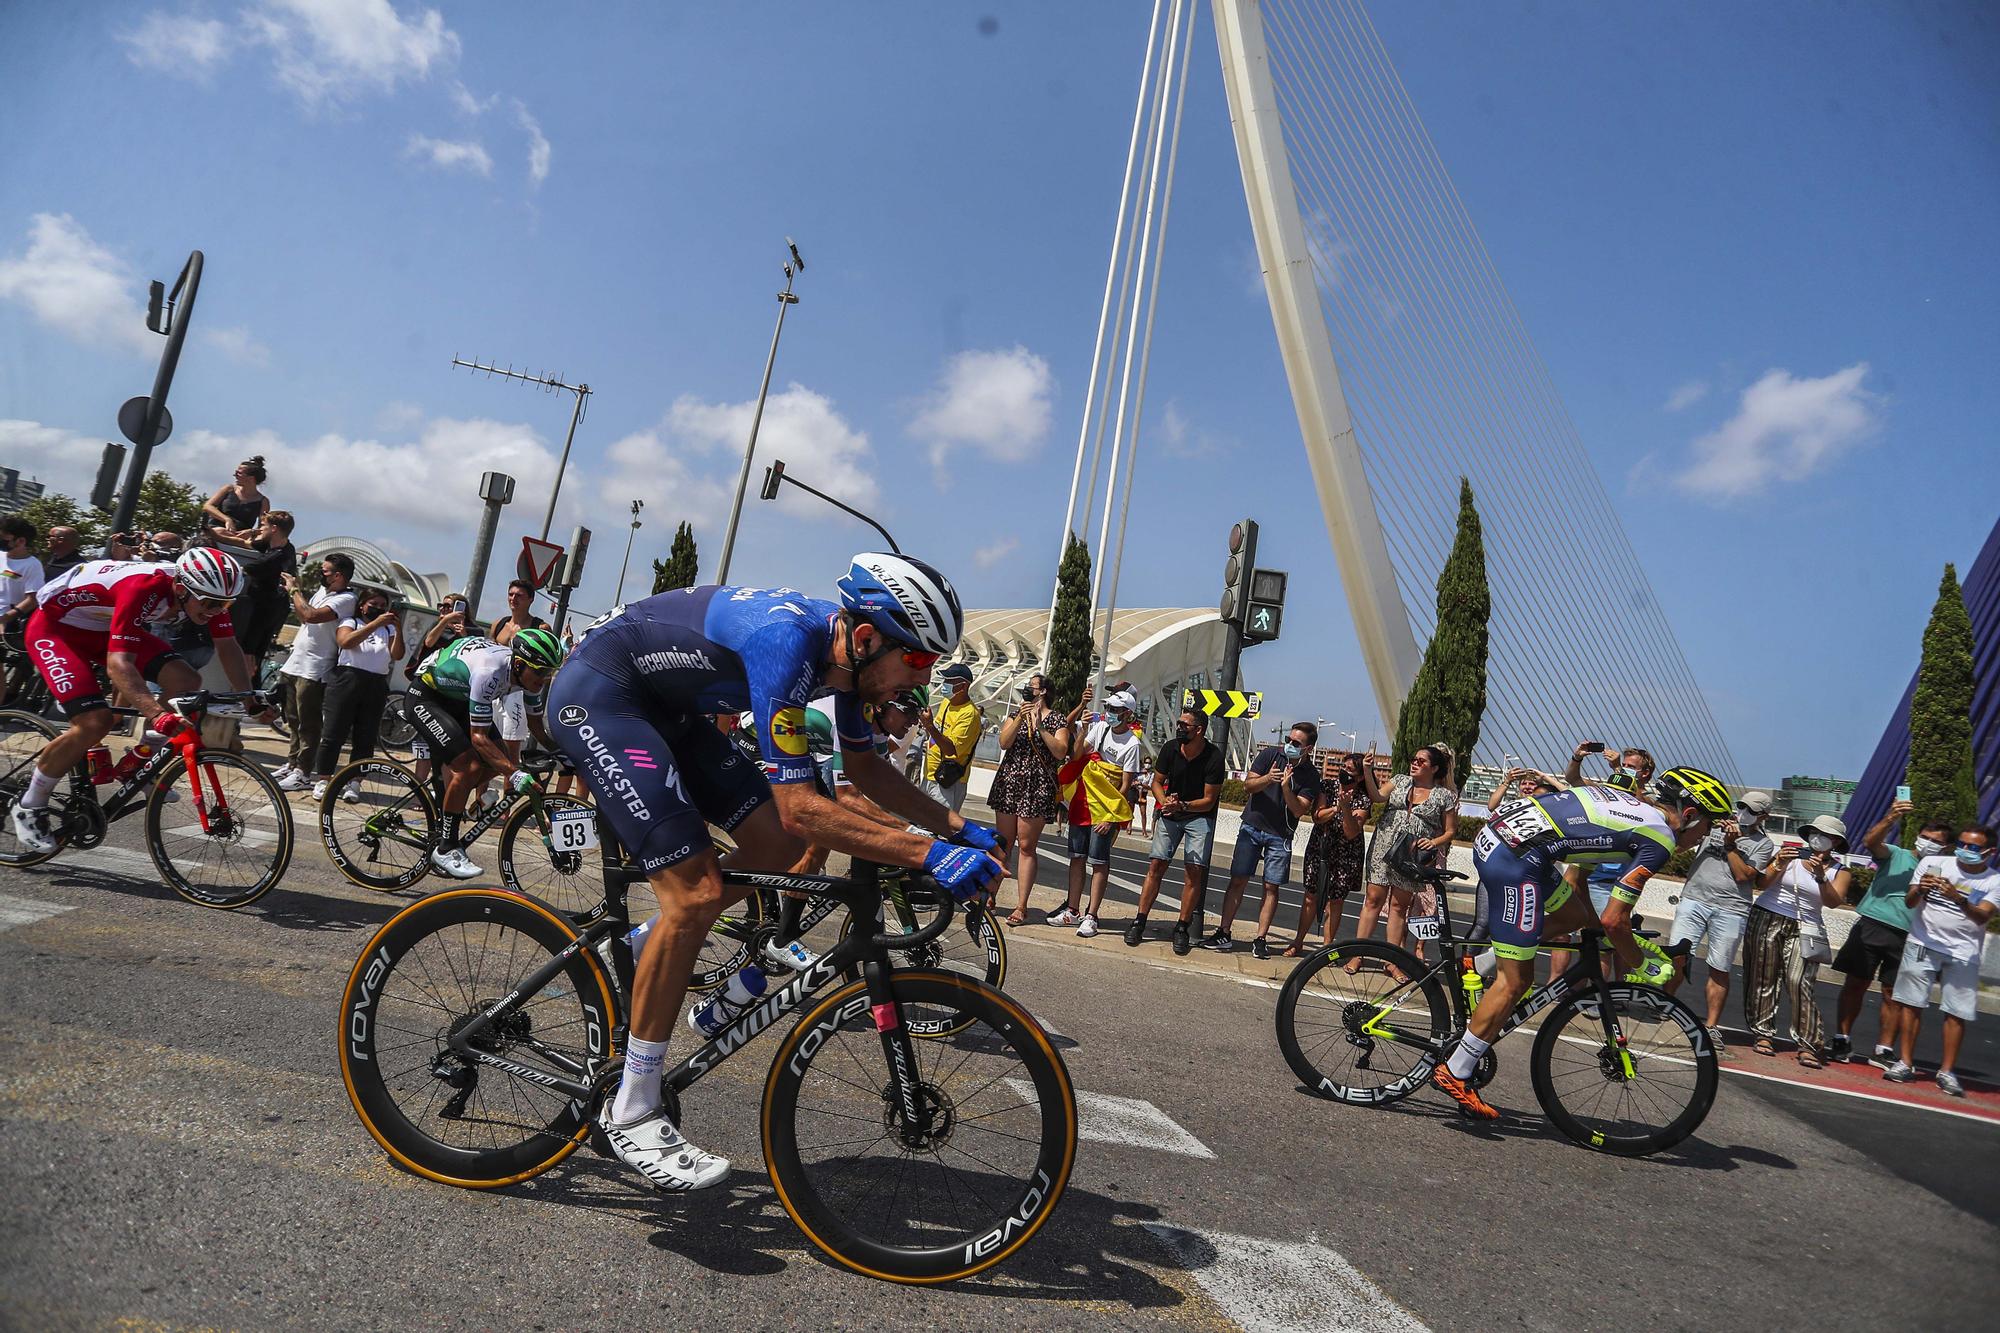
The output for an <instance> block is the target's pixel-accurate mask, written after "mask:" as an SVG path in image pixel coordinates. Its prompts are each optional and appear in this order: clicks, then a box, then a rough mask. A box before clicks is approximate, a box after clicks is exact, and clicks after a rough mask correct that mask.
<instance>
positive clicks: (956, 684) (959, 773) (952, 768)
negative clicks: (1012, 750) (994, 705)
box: [919, 662, 986, 812]
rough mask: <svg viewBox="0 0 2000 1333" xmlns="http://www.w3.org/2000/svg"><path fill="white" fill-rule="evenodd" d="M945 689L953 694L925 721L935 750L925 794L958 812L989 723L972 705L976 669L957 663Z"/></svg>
mask: <svg viewBox="0 0 2000 1333" xmlns="http://www.w3.org/2000/svg"><path fill="white" fill-rule="evenodd" d="M943 679H944V687H945V689H946V690H948V691H950V693H949V695H948V696H947V697H946V699H945V702H944V706H943V707H941V708H936V709H933V710H931V711H929V712H926V713H925V714H924V715H923V717H922V718H921V719H919V720H920V721H921V722H922V723H923V727H924V731H925V733H926V734H927V735H929V737H930V741H931V749H930V754H929V756H928V757H927V758H926V759H925V760H924V792H925V794H927V795H928V796H929V797H930V798H931V799H932V800H934V801H936V802H938V803H939V804H940V805H942V806H944V807H945V808H946V809H948V810H951V811H953V812H956V811H957V810H958V808H959V807H960V806H961V805H963V804H965V782H966V778H967V776H968V775H969V774H970V772H971V770H972V752H973V751H974V750H975V749H977V748H978V747H979V736H980V733H981V732H983V731H984V730H985V729H986V721H985V719H984V718H983V717H981V716H980V713H979V705H977V704H975V703H973V702H972V668H971V667H969V666H967V665H966V664H965V663H963V662H953V663H952V664H951V665H950V666H948V667H946V668H945V669H944V675H943Z"/></svg>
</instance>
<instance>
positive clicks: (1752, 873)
mask: <svg viewBox="0 0 2000 1333" xmlns="http://www.w3.org/2000/svg"><path fill="white" fill-rule="evenodd" d="M1770 812H1771V796H1770V793H1769V792H1761V791H1746V792H1744V793H1743V795H1741V796H1739V797H1738V798H1737V799H1736V809H1735V810H1734V811H1733V812H1732V817H1731V818H1729V819H1722V820H1718V821H1717V822H1716V825H1715V827H1714V828H1713V829H1711V830H1709V833H1708V836H1707V837H1705V838H1703V839H1702V840H1701V842H1700V843H1698V844H1697V845H1696V847H1695V853H1694V864H1693V865H1691V866H1689V867H1688V875H1687V883H1686V884H1685V885H1683V886H1682V888H1681V901H1680V906H1679V907H1677V908H1676V909H1675V911H1674V928H1673V932H1672V934H1671V937H1670V938H1671V940H1672V942H1673V943H1675V944H1679V943H1681V942H1683V941H1685V942H1686V943H1687V944H1688V945H1689V946H1691V947H1690V948H1689V950H1688V952H1686V953H1681V954H1676V955H1675V957H1674V978H1673V980H1672V982H1670V983H1669V984H1668V986H1667V989H1668V990H1670V991H1678V990H1679V989H1680V987H1681V983H1682V982H1684V981H1686V980H1687V973H1688V960H1689V958H1690V957H1692V956H1693V954H1694V951H1695V950H1697V949H1699V950H1701V957H1702V961H1703V962H1704V963H1706V964H1707V966H1708V978H1707V985H1706V988H1705V989H1706V992H1707V999H1708V1030H1709V1031H1710V1032H1713V1033H1717V1034H1718V1036H1717V1040H1716V1049H1717V1050H1718V1051H1721V1050H1723V1049H1725V1048H1724V1046H1723V1045H1722V1041H1721V1038H1720V1036H1719V1034H1720V1033H1721V1031H1722V1006H1723V1004H1724V1003H1725V1002H1726V1001H1727V1000H1728V999H1729V973H1730V969H1732V968H1733V967H1735V966H1736V946H1737V945H1738V944H1740V943H1742V940H1743V932H1744V930H1745V929H1746V928H1747V927H1748V926H1749V924H1750V892H1751V886H1752V885H1754V884H1755V883H1756V882H1757V876H1758V875H1759V874H1761V873H1763V871H1764V868H1765V867H1766V866H1768V865H1770V864H1771V862H1772V861H1774V860H1776V859H1777V856H1778V848H1777V845H1776V844H1775V843H1773V842H1772V841H1771V838H1770V836H1769V835H1768V834H1766V833H1765V831H1764V816H1765V815H1767V814H1769V813H1770Z"/></svg>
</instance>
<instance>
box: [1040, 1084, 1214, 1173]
mask: <svg viewBox="0 0 2000 1333" xmlns="http://www.w3.org/2000/svg"><path fill="white" fill-rule="evenodd" d="M1007 1086H1008V1087H1010V1088H1012V1089H1014V1091H1015V1092H1017V1093H1019V1094H1020V1095H1021V1096H1022V1098H1024V1099H1027V1100H1032V1099H1033V1097H1034V1095H1035V1089H1034V1085H1033V1084H1031V1083H1029V1082H1028V1080H1026V1079H1024V1078H1010V1079H1008V1080H1007ZM1076 1122H1077V1123H1076V1136H1077V1137H1078V1138H1080V1139H1089V1140H1090V1141H1091V1142H1093V1143H1123V1144H1126V1145H1127V1146H1129V1147H1134V1148H1152V1149H1155V1150H1156V1151H1159V1152H1171V1153H1179V1154H1181V1155H1182V1156H1184V1157H1207V1158H1213V1157H1214V1156H1215V1153H1214V1152H1213V1151H1211V1150H1210V1149H1209V1146H1208V1145H1207V1144H1205V1143H1203V1142H1202V1141H1201V1140H1200V1139H1198V1138H1196V1137H1195V1136H1194V1135H1192V1134H1190V1133H1188V1132H1187V1131H1186V1130H1185V1129H1182V1128H1181V1127H1180V1125H1178V1124H1176V1123H1175V1121H1174V1119H1173V1117H1172V1116H1170V1115H1168V1114H1167V1113H1166V1112H1165V1111H1162V1110H1161V1109H1160V1108H1159V1107H1157V1106H1155V1105H1153V1104H1152V1103H1151V1102H1149V1101H1144V1100H1142V1099H1140V1098H1138V1097H1113V1096H1111V1095H1110V1094H1108V1093H1102V1092H1078V1093H1077V1094H1076Z"/></svg>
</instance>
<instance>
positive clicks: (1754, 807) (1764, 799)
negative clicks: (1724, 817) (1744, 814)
mask: <svg viewBox="0 0 2000 1333" xmlns="http://www.w3.org/2000/svg"><path fill="white" fill-rule="evenodd" d="M1736 804H1738V805H1740V806H1742V807H1743V808H1744V809H1745V810H1748V811H1749V812H1750V813H1751V814H1753V815H1768V814H1770V813H1771V793H1769V792H1767V791H1746V792H1744V793H1743V794H1742V795H1741V796H1739V797H1737V798H1736Z"/></svg>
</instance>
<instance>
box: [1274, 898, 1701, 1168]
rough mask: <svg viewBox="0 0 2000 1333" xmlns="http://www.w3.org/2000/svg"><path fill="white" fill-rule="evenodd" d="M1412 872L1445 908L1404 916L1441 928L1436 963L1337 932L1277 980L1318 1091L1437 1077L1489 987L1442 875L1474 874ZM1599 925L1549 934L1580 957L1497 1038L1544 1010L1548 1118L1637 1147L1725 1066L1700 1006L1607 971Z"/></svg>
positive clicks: (1397, 1091)
mask: <svg viewBox="0 0 2000 1333" xmlns="http://www.w3.org/2000/svg"><path fill="white" fill-rule="evenodd" d="M1418 878H1419V879H1421V880H1423V881H1424V882H1426V883H1429V884H1431V885H1433V886H1436V887H1437V889H1438V895H1437V898H1438V915H1437V916H1435V917H1428V918H1416V919H1413V920H1412V921H1411V922H1410V926H1411V929H1412V933H1413V934H1415V935H1416V937H1417V938H1419V939H1426V940H1435V941H1436V943H1437V946H1438V953H1439V957H1438V960H1437V961H1436V962H1435V963H1426V962H1424V961H1423V960H1422V959H1420V958H1418V957H1416V956H1415V955H1414V954H1411V953H1409V952H1408V951H1406V950H1403V949H1399V948H1397V947H1395V946H1394V945H1391V944H1388V943H1384V942H1380V941H1375V940H1352V939H1348V940H1338V941H1336V942H1334V943H1332V944H1329V945H1327V946H1326V947H1324V948H1322V949H1320V950H1318V951H1316V952H1314V953H1310V954H1308V955H1306V957H1305V958H1303V959H1301V960H1300V962H1299V964H1298V966H1297V967H1295V968H1294V969H1293V970H1292V973H1291V975H1290V976H1289V977H1288V978H1286V980H1285V984H1284V987H1283V989H1281V990H1280V991H1279V992H1278V1014H1277V1024H1278V1047H1279V1049H1280V1050H1282V1051H1283V1052H1284V1055H1285V1062H1286V1063H1287V1064H1289V1065H1290V1066H1291V1067H1292V1072H1293V1073H1294V1074H1296V1075H1298V1077H1299V1081H1300V1082H1301V1083H1303V1084H1304V1085H1305V1086H1306V1087H1307V1088H1308V1089H1309V1090H1311V1091H1313V1092H1315V1093H1318V1094H1319V1095H1321V1096H1324V1097H1327V1098H1330V1099H1333V1100H1336V1101H1342V1102H1347V1103H1350V1104H1352V1105H1356V1106H1386V1105H1388V1104H1390V1103H1392V1102H1398V1101H1401V1100H1402V1099H1403V1098H1405V1097H1407V1096H1409V1095H1410V1094H1411V1093H1413V1092H1415V1091H1417V1090H1418V1089H1419V1088H1421V1087H1423V1086H1424V1085H1425V1084H1427V1083H1429V1082H1430V1079H1431V1071H1432V1068H1433V1066H1435V1065H1436V1064H1437V1063H1438V1062H1440V1061H1442V1060H1444V1059H1446V1058H1447V1057H1448V1056H1449V1055H1450V1054H1451V1052H1452V1049H1453V1048H1454V1047H1455V1046H1456V1045H1457V1044H1458V1039H1459V1037H1460V1036H1461V1035H1463V1034H1464V1032H1465V1023H1466V1019H1467V1017H1468V1016H1469V1014H1470V1013H1471V1010H1472V1007H1473V1005H1474V1004H1475V1003H1476V1002H1477V995H1478V992H1479V990H1480V989H1481V983H1480V982H1479V980H1478V973H1477V972H1475V971H1473V970H1472V968H1471V961H1470V951H1469V950H1468V949H1467V947H1466V946H1467V945H1468V944H1470V945H1472V946H1473V947H1474V948H1477V947H1478V945H1479V941H1476V940H1460V939H1458V938H1456V937H1455V936H1454V934H1453V931H1452V919H1451V906H1450V903H1449V902H1448V901H1447V899H1446V896H1445V893H1444V890H1443V886H1444V884H1445V883H1446V882H1448V881H1450V880H1463V879H1465V878H1467V877H1466V876H1464V875H1461V874H1457V873H1456V872H1453V871H1450V870H1445V869H1442V868H1440V869H1437V870H1427V871H1422V872H1420V873H1419V875H1418ZM1479 933H1480V932H1479V931H1478V930H1476V929H1475V931H1474V934H1479ZM1603 938H1604V931H1603V930H1602V929H1600V928H1595V927H1593V928H1590V929H1586V930H1584V931H1582V932H1581V940H1580V941H1579V942H1578V943H1576V944H1561V945H1555V946H1550V947H1556V948H1562V949H1569V950H1574V951H1575V952H1576V960H1575V962H1574V963H1572V964H1571V965H1570V966H1569V967H1568V968H1567V969H1565V970H1564V971H1563V972H1562V973H1561V974H1560V975H1558V976H1555V977H1553V978H1552V979H1550V980H1549V981H1548V982H1547V983H1545V984H1543V985H1541V986H1537V987H1535V988H1533V989H1532V990H1530V991H1529V992H1528V993H1527V994H1526V995H1525V996H1523V997H1522V999H1521V1000H1520V1002H1519V1003H1518V1004H1516V1005H1515V1006H1514V1009H1513V1012H1512V1013H1510V1014H1509V1015H1508V1016H1507V1020H1506V1022H1505V1023H1503V1024H1502V1025H1501V1027H1500V1032H1499V1035H1498V1036H1496V1037H1494V1039H1493V1047H1494V1050H1497V1049H1498V1047H1499V1044H1500V1042H1501V1041H1502V1040H1504V1039H1505V1038H1506V1037H1507V1036H1508V1035H1509V1034H1510V1033H1512V1032H1514V1031H1516V1030H1517V1029H1519V1028H1520V1027H1521V1026H1522V1025H1523V1024H1525V1023H1527V1022H1529V1021H1530V1020H1533V1019H1536V1018H1540V1019H1541V1020H1542V1021H1541V1027H1540V1029H1539V1031H1537V1032H1536V1034H1535V1044H1534V1047H1533V1048H1532V1050H1531V1051H1530V1052H1529V1056H1528V1069H1529V1073H1530V1074H1531V1075H1532V1077H1533V1079H1534V1086H1535V1097H1536V1100H1538V1101H1539V1102H1540V1103H1541V1106H1542V1110H1543V1111H1544V1112H1545V1113H1546V1114H1547V1115H1548V1118H1549V1120H1550V1122H1551V1123H1553V1124H1554V1125H1555V1126H1556V1128H1557V1129H1559V1130H1561V1131H1562V1133H1563V1134H1564V1135H1565V1136H1567V1137H1568V1138H1570V1139H1571V1140H1573V1141H1574V1142H1576V1143H1579V1144H1582V1145H1583V1146H1584V1147H1587V1148H1593V1149H1596V1150H1597V1151H1600V1152H1607V1153H1615V1154H1618V1155H1621V1156H1627V1157H1639V1156H1644V1155H1646V1154H1648V1153H1656V1152H1660V1151H1662V1150H1663V1149H1666V1148H1670V1147H1672V1146H1673V1145H1674V1144H1676V1143H1679V1142H1680V1141H1681V1140H1682V1139H1684V1138H1686V1137H1687V1136H1688V1135H1689V1134H1692V1133H1693V1132H1694V1131H1695V1129H1696V1128H1698V1127H1699V1126H1700V1124H1701V1122H1702V1120H1703V1119H1704V1118H1705V1117H1706V1116H1707V1115H1708V1111H1709V1107H1710V1106H1711V1105H1713V1104H1714V1101H1715V1089H1716V1084H1717V1082H1718V1079H1719V1077H1720V1075H1719V1069H1720V1065H1719V1062H1718V1058H1717V1056H1716V1052H1715V1041H1714V1038H1713V1037H1712V1036H1711V1035H1710V1033H1709V1031H1708V1029H1707V1028H1706V1027H1705V1026H1703V1024H1702V1021H1701V1019H1700V1018H1698V1017H1697V1016H1696V1015H1695V1013H1694V1011H1693V1010H1692V1009H1690V1008H1688V1007H1687V1006H1686V1005H1685V1004H1682V1003H1681V1002H1680V1001H1679V1000H1677V999H1675V998H1674V997H1673V996H1671V995H1669V994H1668V993H1667V992H1665V991H1663V990H1661V989H1659V988H1658V987H1656V986H1648V985H1641V984H1638V983H1634V982H1612V981H1607V980H1606V979H1605V976H1604V966H1605V963H1606V962H1607V961H1609V955H1608V953H1607V952H1606V951H1604V950H1603V949H1602V948H1601V947H1600V946H1601V943H1602V941H1603ZM1350 967H1353V968H1355V970H1354V971H1349V968H1350ZM1398 977H1400V978H1403V979H1402V980H1398V979H1397V978H1398ZM1494 1050H1488V1051H1487V1052H1486V1054H1485V1055H1484V1056H1482V1057H1481V1059H1480V1062H1479V1066H1478V1068H1477V1069H1476V1070H1475V1071H1474V1073H1473V1076H1472V1077H1471V1078H1470V1079H1468V1080H1467V1082H1468V1083H1470V1084H1471V1085H1472V1086H1474V1087H1484V1086H1485V1085H1486V1084H1487V1083H1488V1082H1490V1081H1491V1080H1492V1078H1493V1075H1494V1073H1495V1071H1496V1069H1497V1068H1498V1064H1497V1060H1496V1057H1495V1054H1494Z"/></svg>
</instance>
